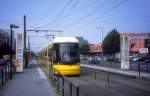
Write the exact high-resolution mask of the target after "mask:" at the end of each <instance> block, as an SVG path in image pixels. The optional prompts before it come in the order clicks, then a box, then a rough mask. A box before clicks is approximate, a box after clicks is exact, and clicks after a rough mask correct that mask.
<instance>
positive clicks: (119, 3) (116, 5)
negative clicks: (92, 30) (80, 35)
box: [76, 0, 128, 30]
mask: <svg viewBox="0 0 150 96" xmlns="http://www.w3.org/2000/svg"><path fill="white" fill-rule="evenodd" d="M126 1H128V0H122V1H119V2H117V3H116V4H115V5H113V6H112V7H111V8H110V9H108V10H106V11H105V12H104V13H103V14H101V15H99V16H97V17H96V18H94V19H93V20H90V21H89V22H87V23H86V24H85V23H84V24H82V25H84V26H85V25H89V24H90V23H93V22H94V21H97V20H98V19H99V18H100V17H102V16H105V15H107V14H108V13H110V12H112V11H113V10H115V9H116V8H118V7H119V6H120V5H122V4H124V3H125V2H126ZM102 22H108V20H104V21H102ZM80 27H81V26H80ZM80 27H78V28H77V29H76V30H79V29H80ZM82 28H83V27H82Z"/></svg>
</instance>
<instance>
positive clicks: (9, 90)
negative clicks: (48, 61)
mask: <svg viewBox="0 0 150 96" xmlns="http://www.w3.org/2000/svg"><path fill="white" fill-rule="evenodd" d="M38 63H39V62H37V61H36V60H32V61H30V65H29V68H27V69H24V72H22V73H16V74H15V75H14V77H13V78H12V80H9V81H8V82H7V83H6V84H5V85H4V86H3V87H2V88H1V89H0V96H57V95H56V94H55V91H54V89H53V88H52V87H51V85H50V84H49V81H48V78H47V77H46V76H45V74H44V73H43V71H42V69H41V68H40V67H38V65H39V64H38Z"/></svg>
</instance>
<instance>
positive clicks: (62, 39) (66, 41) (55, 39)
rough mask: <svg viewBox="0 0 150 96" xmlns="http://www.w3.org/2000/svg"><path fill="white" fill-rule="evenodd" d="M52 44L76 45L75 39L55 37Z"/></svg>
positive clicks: (76, 40)
mask: <svg viewBox="0 0 150 96" xmlns="http://www.w3.org/2000/svg"><path fill="white" fill-rule="evenodd" d="M53 42H54V43H78V42H79V41H78V39H77V38H76V37H56V38H54V41H53Z"/></svg>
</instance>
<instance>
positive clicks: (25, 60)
mask: <svg viewBox="0 0 150 96" xmlns="http://www.w3.org/2000/svg"><path fill="white" fill-rule="evenodd" d="M23 22H24V51H23V52H24V53H23V54H24V65H25V68H27V66H28V62H27V52H26V49H27V48H26V32H27V30H26V15H24V17H23Z"/></svg>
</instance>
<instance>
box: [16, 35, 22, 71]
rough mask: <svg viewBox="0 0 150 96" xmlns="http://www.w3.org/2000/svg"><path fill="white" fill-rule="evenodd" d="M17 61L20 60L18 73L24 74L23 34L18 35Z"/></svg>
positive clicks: (17, 68)
mask: <svg viewBox="0 0 150 96" xmlns="http://www.w3.org/2000/svg"><path fill="white" fill-rule="evenodd" d="M16 59H17V60H18V66H17V67H16V72H23V34H22V33H17V38H16Z"/></svg>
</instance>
